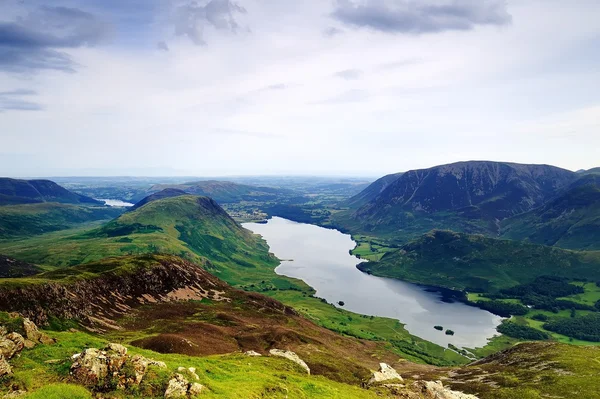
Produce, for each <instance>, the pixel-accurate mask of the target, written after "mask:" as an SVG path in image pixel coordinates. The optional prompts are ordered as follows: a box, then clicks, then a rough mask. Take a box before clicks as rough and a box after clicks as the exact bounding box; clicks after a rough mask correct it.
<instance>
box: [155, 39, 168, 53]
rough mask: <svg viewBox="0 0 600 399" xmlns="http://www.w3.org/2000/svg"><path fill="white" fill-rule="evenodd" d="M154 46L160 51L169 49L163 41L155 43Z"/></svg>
mask: <svg viewBox="0 0 600 399" xmlns="http://www.w3.org/2000/svg"><path fill="white" fill-rule="evenodd" d="M156 48H157V49H159V50H162V51H169V46H168V45H167V43H166V42H164V41H161V42H158V43H156Z"/></svg>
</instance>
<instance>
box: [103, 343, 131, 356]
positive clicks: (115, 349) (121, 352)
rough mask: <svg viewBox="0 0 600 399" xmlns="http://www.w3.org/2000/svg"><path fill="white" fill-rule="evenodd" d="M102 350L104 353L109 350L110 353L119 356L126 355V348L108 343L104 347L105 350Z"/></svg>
mask: <svg viewBox="0 0 600 399" xmlns="http://www.w3.org/2000/svg"><path fill="white" fill-rule="evenodd" d="M104 350H106V351H109V350H110V351H113V352H116V353H118V354H119V355H123V356H125V355H126V354H127V348H126V347H124V346H123V345H121V344H113V343H109V344H107V345H106V348H104Z"/></svg>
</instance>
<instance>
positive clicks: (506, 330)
mask: <svg viewBox="0 0 600 399" xmlns="http://www.w3.org/2000/svg"><path fill="white" fill-rule="evenodd" d="M496 330H498V332H499V333H502V334H504V335H508V336H509V337H513V338H518V339H526V340H531V341H542V340H545V339H549V338H550V335H548V334H547V333H545V332H543V331H541V330H538V329H535V328H533V327H529V326H525V325H521V324H517V323H512V322H510V321H504V322H502V323H501V324H500V325H499V326H498V327H496Z"/></svg>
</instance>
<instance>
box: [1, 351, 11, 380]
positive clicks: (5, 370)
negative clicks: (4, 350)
mask: <svg viewBox="0 0 600 399" xmlns="http://www.w3.org/2000/svg"><path fill="white" fill-rule="evenodd" d="M10 374H12V367H10V364H8V361H7V360H6V359H5V358H4V355H2V354H0V377H3V376H5V375H10Z"/></svg>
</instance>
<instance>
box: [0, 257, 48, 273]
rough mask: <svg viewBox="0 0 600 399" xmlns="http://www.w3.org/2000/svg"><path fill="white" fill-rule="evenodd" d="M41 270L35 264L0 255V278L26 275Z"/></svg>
mask: <svg viewBox="0 0 600 399" xmlns="http://www.w3.org/2000/svg"><path fill="white" fill-rule="evenodd" d="M42 271H43V270H42V269H41V268H40V267H38V266H36V265H32V264H30V263H26V262H21V261H19V260H16V259H12V258H9V257H7V256H4V255H0V278H17V277H27V276H33V275H34V274H38V273H41V272H42Z"/></svg>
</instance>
